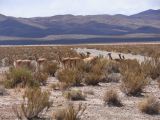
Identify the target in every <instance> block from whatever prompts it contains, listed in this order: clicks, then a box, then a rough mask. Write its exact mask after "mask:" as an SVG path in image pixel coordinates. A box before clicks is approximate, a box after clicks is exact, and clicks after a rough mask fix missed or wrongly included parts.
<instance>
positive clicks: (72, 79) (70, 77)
mask: <svg viewBox="0 0 160 120" xmlns="http://www.w3.org/2000/svg"><path fill="white" fill-rule="evenodd" d="M56 77H57V78H58V80H59V81H60V82H63V83H66V84H67V85H68V86H79V85H80V84H81V82H82V78H83V77H82V73H81V72H80V71H78V70H77V69H62V70H60V71H58V72H57V76H56Z"/></svg>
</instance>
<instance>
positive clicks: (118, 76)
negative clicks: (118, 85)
mask: <svg viewBox="0 0 160 120" xmlns="http://www.w3.org/2000/svg"><path fill="white" fill-rule="evenodd" d="M121 79H122V76H121V74H120V73H111V74H109V75H108V76H107V78H106V80H105V82H119V81H120V80H121Z"/></svg>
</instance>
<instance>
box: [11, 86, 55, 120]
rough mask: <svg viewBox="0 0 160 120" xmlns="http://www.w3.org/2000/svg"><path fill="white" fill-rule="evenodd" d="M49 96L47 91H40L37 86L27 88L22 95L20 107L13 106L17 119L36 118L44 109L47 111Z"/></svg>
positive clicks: (30, 119)
mask: <svg viewBox="0 0 160 120" xmlns="http://www.w3.org/2000/svg"><path fill="white" fill-rule="evenodd" d="M49 96H50V94H49V92H42V91H41V89H39V88H34V89H31V88H29V89H27V90H26V92H25V94H24V96H23V102H22V104H21V106H20V108H18V107H17V106H15V107H13V110H14V113H15V114H16V116H17V117H18V118H19V119H24V118H26V119H28V120H32V119H33V118H38V117H39V114H40V113H42V112H44V110H45V111H47V110H48V108H49V107H50V106H51V105H52V103H51V102H49Z"/></svg>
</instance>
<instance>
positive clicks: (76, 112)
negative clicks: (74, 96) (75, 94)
mask: <svg viewBox="0 0 160 120" xmlns="http://www.w3.org/2000/svg"><path fill="white" fill-rule="evenodd" d="M85 110H86V106H83V105H82V104H79V106H78V108H76V107H74V106H73V104H70V105H68V107H66V108H64V109H61V110H58V111H57V112H56V113H55V114H53V118H54V119H56V120H80V119H81V116H82V115H83V113H84V111H85Z"/></svg>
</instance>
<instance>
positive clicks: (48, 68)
mask: <svg viewBox="0 0 160 120" xmlns="http://www.w3.org/2000/svg"><path fill="white" fill-rule="evenodd" d="M58 69H59V65H58V63H56V62H48V63H47V64H46V65H45V66H44V72H45V73H47V74H49V75H51V76H55V73H56V71H57V70H58Z"/></svg>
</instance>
